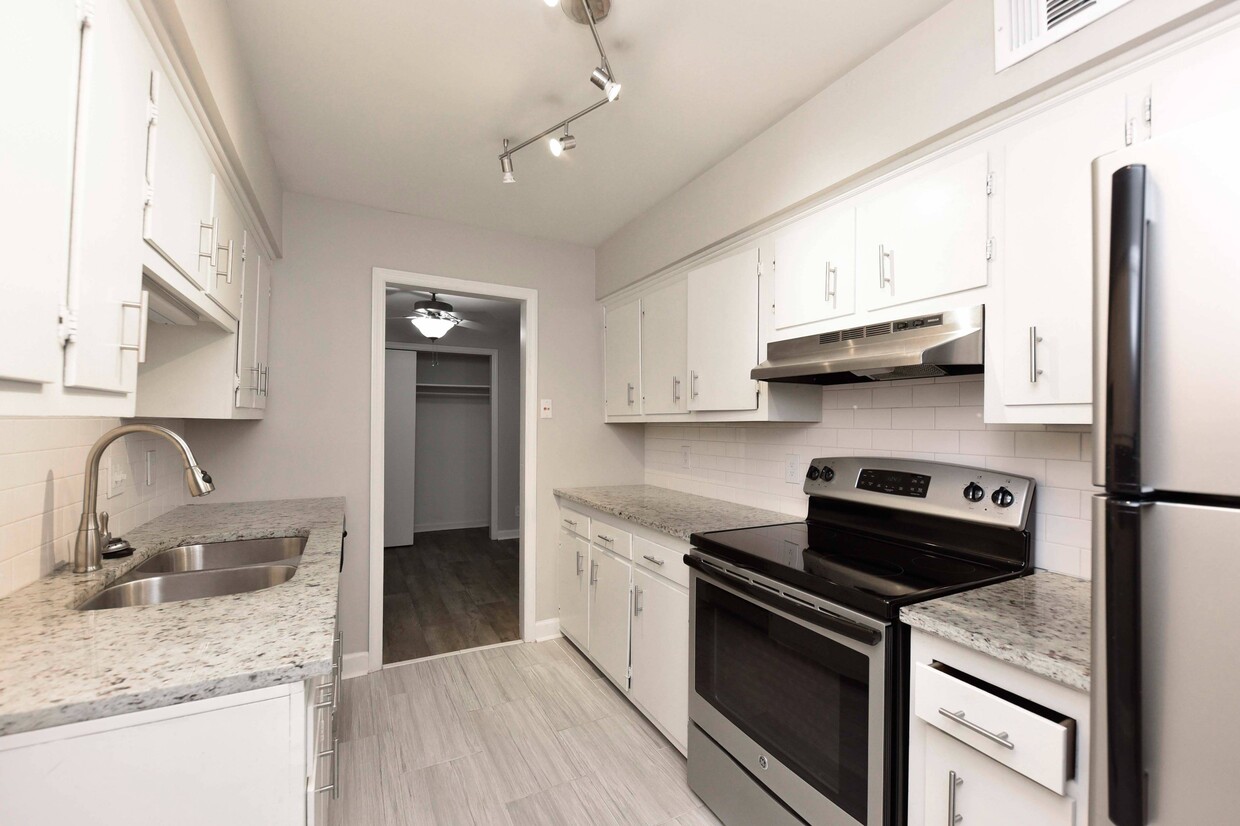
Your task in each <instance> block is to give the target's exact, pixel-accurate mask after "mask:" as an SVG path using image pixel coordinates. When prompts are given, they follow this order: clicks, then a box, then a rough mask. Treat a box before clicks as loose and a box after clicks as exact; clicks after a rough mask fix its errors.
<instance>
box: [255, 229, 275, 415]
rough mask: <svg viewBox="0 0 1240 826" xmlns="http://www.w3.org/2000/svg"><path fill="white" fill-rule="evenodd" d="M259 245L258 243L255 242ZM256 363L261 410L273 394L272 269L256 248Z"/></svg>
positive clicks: (257, 404)
mask: <svg viewBox="0 0 1240 826" xmlns="http://www.w3.org/2000/svg"><path fill="white" fill-rule="evenodd" d="M254 246H255V247H257V246H258V245H257V243H255V244H254ZM253 255H254V275H255V278H256V284H255V290H254V314H255V317H256V318H255V324H254V364H255V365H256V366H257V367H258V372H257V373H256V377H257V378H256V380H257V383H258V388H257V390H256V391H255V393H254V406H255V407H256V408H258V409H259V410H262V409H264V408H266V407H267V398H268V396H270V395H271V364H270V363H269V362H268V358H269V357H268V351H269V350H270V343H271V269H270V267H268V266H267V262H266V261H264V260H263V256H262V253H260V252H259V251H258V250H257V249H255V250H254V253H253Z"/></svg>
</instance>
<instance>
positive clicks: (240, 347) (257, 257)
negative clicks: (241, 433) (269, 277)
mask: <svg viewBox="0 0 1240 826" xmlns="http://www.w3.org/2000/svg"><path fill="white" fill-rule="evenodd" d="M240 265H241V319H240V323H239V324H238V325H237V407H247V408H254V407H258V401H259V395H258V388H259V383H258V382H259V369H260V368H259V365H258V318H259V316H258V310H259V300H258V296H259V291H260V288H262V287H264V286H265V285H264V284H263V283H262V282H263V281H264V280H265V279H264V278H262V277H261V276H262V274H263V256H262V254H261V253H260V252H259V251H258V242H257V241H255V240H254V239H253V238H250V233H249V230H243V231H242V233H241V261H240ZM265 324H266V322H265V321H264V325H265Z"/></svg>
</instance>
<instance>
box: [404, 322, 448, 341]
mask: <svg viewBox="0 0 1240 826" xmlns="http://www.w3.org/2000/svg"><path fill="white" fill-rule="evenodd" d="M409 320H410V321H411V322H413V326H414V327H415V328H416V329H417V331H418V332H419V333H421V334H422V335H424V336H426V337H427V338H429V339H430V340H431V341H435V340H436V339H440V338H443V337H444V335H446V334H447V333H448V331H449V330H451V329H452V328H453V327H455V326H456V325H457V324H459V323H460V321H459V319H455V318H439V317H436V316H413V317H412V318H410V319H409Z"/></svg>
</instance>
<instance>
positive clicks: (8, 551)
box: [0, 418, 679, 596]
mask: <svg viewBox="0 0 1240 826" xmlns="http://www.w3.org/2000/svg"><path fill="white" fill-rule="evenodd" d="M118 424H120V420H118V419H104V418H88V419H64V418H39V419H5V418H0V596H3V595H5V594H8V593H11V592H12V591H15V590H17V589H18V588H22V587H24V586H26V585H29V584H30V583H32V582H34V581H35V580H36V579H38V578H39V577H41V576H46V575H47V574H49V573H51V572H52V571H53V570H54V569H55V568H56V567H58V566H59V565H63V564H64V563H66V562H68V561H69V559H70V556H71V554H72V550H73V539H74V536H75V534H76V532H77V525H78V520H79V519H80V518H81V515H82V487H83V484H84V478H83V472H84V469H85V464H86V454H87V453H88V452H89V450H90V446H91V445H92V444H93V443H94V441H95V440H96V439H97V438H99V436H100V435H102V434H103V433H104V432H105V431H106V430H108V429H110V428H112V427H115V426H116V425H118ZM166 424H167V426H169V427H171V428H172V429H173V430H179V429H181V428H182V425H181V423H180V422H168V423H166ZM148 450H154V451H155V456H156V467H155V484H154V485H149V486H148V485H147V484H146V451H148ZM676 460H677V461H679V455H678V454H677V455H676ZM113 464H115V465H117V466H120V465H121V464H123V465H124V466H125V473H126V476H128V480H127V481H126V482H125V483H124V488H123V490H122V491H121V493H120V494H118V495H117V496H115V497H112V498H108V496H107V488H106V480H107V472H106V470H102V472H101V474H100V489H99V501H98V509H99V510H100V511H107V512H108V513H109V514H110V516H111V524H110V528H111V529H112V532H113V533H114V534H117V535H120V534H123V533H125V532H126V531H128V530H130V529H132V528H134V527H136V526H138V525H140V524H142V523H143V522H147V521H149V520H151V519H153V518H155V517H156V516H159V515H160V514H162V513H165V512H166V511H169V510H171V509H172V508H175V507H177V506H179V505H181V504H183V503H184V502H185V500H186V499H187V498H188V494H187V493H186V492H185V487H184V482H183V475H182V467H181V462H180V459H179V458H177V457H176V455H175V453H174V451H173V450H172V447H171V445H169V444H168V443H167V442H166V441H164V440H163V439H162V438H160V437H158V436H145V435H130V436H126V437H125V438H124V439H122V440H120V441H118V442H115V443H113V444H112V446H111V447H109V448H108V449H107V451H105V452H104V454H103V459H102V462H101V469H106V468H108V467H111V466H112V465H113Z"/></svg>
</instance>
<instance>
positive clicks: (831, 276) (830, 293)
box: [822, 261, 840, 307]
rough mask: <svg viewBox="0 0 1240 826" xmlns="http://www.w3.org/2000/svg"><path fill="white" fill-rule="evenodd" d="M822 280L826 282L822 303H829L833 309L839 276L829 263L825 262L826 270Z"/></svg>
mask: <svg viewBox="0 0 1240 826" xmlns="http://www.w3.org/2000/svg"><path fill="white" fill-rule="evenodd" d="M823 280H824V281H825V282H826V287H825V292H824V293H823V296H822V298H823V300H824V301H830V302H831V306H832V307H835V306H836V301H837V299H836V297H835V289H836V287H837V286H838V285H839V281H840V274H839V271H838V270H836V268H835V267H833V266H831V262H830V261H828V262H827V269H826V273H825V278H824V279H823Z"/></svg>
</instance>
